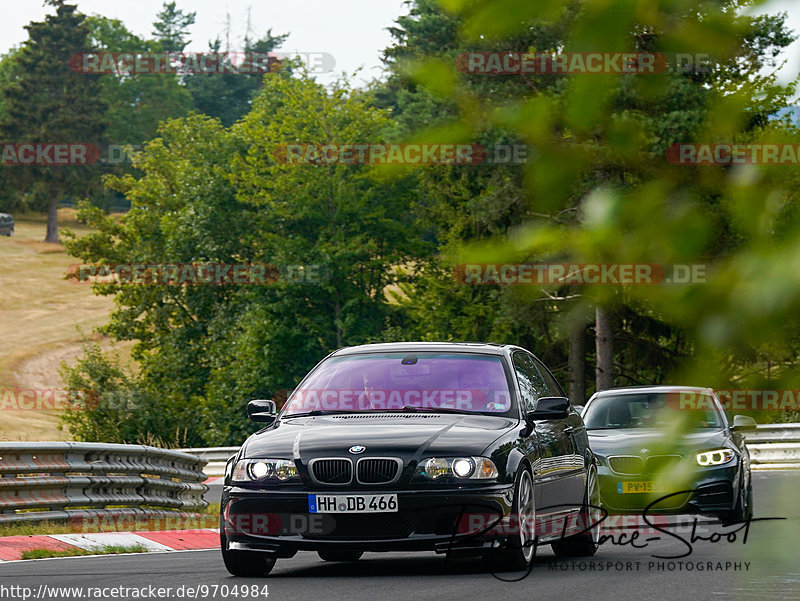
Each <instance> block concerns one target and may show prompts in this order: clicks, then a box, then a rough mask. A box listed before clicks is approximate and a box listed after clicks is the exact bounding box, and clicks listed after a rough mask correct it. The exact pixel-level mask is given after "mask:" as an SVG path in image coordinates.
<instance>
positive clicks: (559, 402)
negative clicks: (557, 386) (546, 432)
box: [528, 396, 569, 421]
mask: <svg viewBox="0 0 800 601" xmlns="http://www.w3.org/2000/svg"><path fill="white" fill-rule="evenodd" d="M567 416H569V399H568V398H567V397H563V396H543V397H542V398H540V399H539V400H538V401H536V410H535V411H529V412H528V419H529V420H531V421H536V420H540V419H564V418H566V417H567Z"/></svg>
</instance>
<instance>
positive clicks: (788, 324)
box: [67, 0, 800, 444]
mask: <svg viewBox="0 0 800 601" xmlns="http://www.w3.org/2000/svg"><path fill="white" fill-rule="evenodd" d="M744 4H746V3H743V2H720V3H713V4H703V5H699V6H695V5H692V4H687V3H685V2H682V1H680V2H679V1H667V2H662V3H659V4H657V5H653V4H652V3H650V2H632V1H631V0H585V1H584V2H581V3H575V2H571V1H569V2H568V1H566V0H556V1H550V2H547V3H543V2H533V3H531V2H523V1H522V0H503V1H502V2H498V1H491V2H490V1H489V0H471V1H469V2H462V1H460V0H447V1H445V2H442V4H441V6H440V5H439V4H438V3H436V2H434V1H433V0H417V1H416V2H413V3H411V14H410V15H409V16H408V17H403V18H401V19H400V20H399V21H398V23H397V26H396V27H394V28H393V29H392V30H391V31H392V34H393V35H394V37H395V39H396V41H397V43H396V44H395V45H394V46H393V47H392V48H390V49H388V50H387V51H386V61H387V64H388V66H389V67H390V77H389V79H388V81H387V82H386V83H385V85H376V86H373V87H372V89H371V90H370V91H369V92H364V91H354V90H352V89H350V88H349V86H348V85H347V84H346V83H345V82H337V83H336V84H335V85H333V86H331V88H330V89H325V88H323V87H322V86H320V85H319V84H317V83H315V82H314V81H313V80H311V79H310V78H309V77H307V76H306V75H304V74H302V73H300V74H293V73H292V72H291V70H290V68H286V69H284V70H283V71H282V72H281V73H279V74H274V75H270V76H267V77H265V78H264V80H263V89H262V90H261V91H260V93H259V94H258V95H257V96H255V97H254V98H253V100H252V104H249V98H248V99H246V94H240V90H231V91H230V92H231V94H232V96H231V98H233V97H234V96H235V97H236V99H237V100H236V102H237V103H238V105H237V106H238V108H237V109H236V110H235V111H232V112H231V113H225V112H224V111H223V110H222V107H217V108H213V107H212V106H211V104H209V108H208V110H209V112H212V113H216V114H217V115H218V116H220V117H221V118H222V121H220V120H215V119H210V118H208V117H205V116H201V115H190V116H189V117H186V118H183V119H176V120H171V121H168V122H166V123H165V124H164V125H162V126H161V129H160V130H159V137H158V138H157V139H155V140H153V141H151V142H150V143H149V144H148V145H147V146H146V149H145V151H144V152H143V153H142V155H141V156H140V157H139V159H138V162H137V163H136V167H137V169H139V170H140V171H141V173H142V175H141V176H137V177H134V176H133V175H125V176H122V177H117V178H113V179H111V181H110V182H109V183H110V186H111V187H112V189H114V190H116V191H118V192H119V193H121V194H124V195H125V196H126V197H127V198H128V199H129V200H130V202H131V207H132V208H131V211H130V212H129V213H128V214H127V215H126V216H125V218H124V219H122V220H121V221H115V220H112V219H110V218H108V217H107V216H105V215H104V214H103V213H102V211H99V210H97V209H92V208H91V207H90V206H88V205H84V206H83V207H82V209H81V212H80V216H81V218H82V219H85V220H86V221H87V222H88V223H89V224H91V225H92V226H94V227H95V229H96V231H95V233H93V234H90V235H89V236H86V237H84V238H81V239H77V238H74V237H72V238H71V239H70V240H69V242H68V248H69V250H70V252H71V253H72V254H74V255H75V256H77V257H80V258H81V259H82V260H83V261H86V262H92V263H99V262H107V263H125V262H138V263H144V262H156V263H163V262H176V263H189V262H219V263H226V264H230V263H272V264H275V265H279V266H287V265H313V266H315V267H317V268H318V269H319V273H321V274H322V279H321V281H319V282H315V283H305V282H304V283H297V282H292V281H288V280H280V281H278V282H277V283H275V284H272V285H269V286H240V287H230V286H193V287H180V286H121V285H113V284H105V285H101V286H98V287H97V292H98V293H100V294H112V295H114V296H115V299H116V302H117V310H116V311H115V313H114V314H113V315H112V319H111V322H110V323H109V325H108V326H107V328H106V332H108V333H109V334H111V335H113V336H114V337H115V338H118V339H125V340H135V341H137V345H136V347H135V350H134V357H135V358H136V359H137V360H138V361H139V372H138V373H137V374H136V375H135V376H133V375H128V374H124V373H121V372H118V371H115V369H112V368H110V367H109V366H108V365H107V362H105V360H104V359H103V358H102V357H100V356H96V357H94V359H92V361H89V359H90V358H91V357H89V356H87V358H86V359H85V361H86V363H85V364H79V366H78V367H77V368H76V369H75V370H73V371H71V372H69V371H68V372H67V374H68V377H71V378H75V379H74V381H73V382H72V383H73V384H74V385H81V386H86V387H89V388H92V389H97V390H99V391H100V392H101V395H100V397H101V398H103V391H108V392H107V394H108V395H109V397H108V398H109V399H111V398H113V394H112V392H111V391H113V390H117V391H123V392H121V393H120V394H124V395H125V396H126V398H128V397H129V398H131V399H134V400H136V399H140V401H137V402H141V405H138V406H137V407H140V408H141V410H138V411H132V412H128V413H125V414H124V416H125V419H126V420H127V421H128V423H127V424H126V427H127V426H130V428H131V431H132V432H135V433H136V435H137V436H141V435H144V434H145V433H158V434H157V435H158V436H163V437H165V438H167V439H169V438H170V435H169V433H164V434H162V433H161V432H164V430H163V427H162V430H159V429H158V428H159V427H160V426H159V425H158V424H156V423H154V422H153V421H150V417H149V416H150V415H151V414H150V412H149V411H148V410H145V406H146V407H147V408H155V411H157V413H158V414H159V415H163V416H164V418H163V421H164V423H166V424H169V426H170V427H172V428H174V427H175V426H176V425H179V426H180V427H185V428H187V429H188V430H187V436H186V438H187V441H190V442H191V444H199V443H204V444H226V443H237V442H239V441H240V440H241V438H242V437H243V436H244V435H245V434H247V433H248V432H250V431H252V430H253V426H251V425H250V424H248V423H247V422H246V421H245V419H244V407H245V404H246V402H247V401H248V400H249V399H250V398H257V397H261V398H270V397H275V398H279V397H280V391H281V390H285V389H291V388H293V387H294V386H295V385H296V384H297V382H298V381H299V379H300V378H302V376H303V375H304V374H305V373H306V371H307V370H308V369H309V368H310V367H312V366H313V365H314V364H315V363H316V362H317V361H318V360H320V359H321V358H322V357H324V356H325V355H326V354H327V353H328V352H330V351H331V350H333V349H335V348H336V347H338V346H343V345H351V344H358V343H363V342H370V341H382V340H400V339H402V340H415V339H422V340H494V341H497V342H507V343H518V344H522V345H524V346H526V347H528V348H531V349H532V350H534V351H535V352H536V353H537V354H539V355H540V356H541V357H542V358H543V359H544V360H545V361H546V362H548V364H550V365H551V366H553V367H554V368H555V370H556V372H557V374H558V375H559V376H560V379H561V380H562V381H565V380H566V377H565V376H566V365H567V353H568V351H567V338H568V335H569V333H570V332H571V331H574V330H575V325H576V324H577V325H578V326H579V331H581V330H582V328H583V326H584V325H587V324H589V322H590V321H591V317H590V316H592V315H593V314H594V309H595V307H596V306H598V305H602V306H605V307H607V308H608V313H609V315H610V319H611V323H612V325H613V327H614V331H615V336H614V338H615V340H614V343H615V348H616V355H615V359H616V369H617V376H618V382H617V383H619V384H628V383H650V382H672V383H684V384H698V385H710V386H718V387H721V388H744V387H760V388H763V387H773V388H774V387H778V386H783V387H786V388H798V385H797V379H798V378H797V356H798V350H800V349H798V347H797V340H798V339H800V337H798V333H800V328H798V321H797V319H796V317H795V316H796V315H797V313H798V309H800V293H798V290H800V286H798V284H800V282H799V281H798V276H797V270H796V269H795V268H794V266H795V265H796V264H797V260H798V256H800V254H799V253H800V250H798V248H800V247H798V242H797V241H798V240H800V236H798V234H800V231H798V229H799V228H800V221H799V219H800V214H799V213H798V210H797V190H798V189H800V188H798V183H800V182H798V178H800V174H798V168H797V167H792V166H786V165H784V166H756V165H744V166H736V167H727V166H686V165H674V164H672V163H670V162H669V161H667V160H666V157H665V152H666V150H667V149H668V148H669V147H670V146H671V145H672V144H674V143H682V142H709V143H713V142H739V143H757V142H765V141H773V142H775V141H779V142H795V143H796V142H797V139H798V137H797V133H798V132H797V131H796V130H794V129H793V128H792V127H791V126H790V125H789V124H788V123H786V122H778V121H770V120H769V116H770V115H771V114H773V113H774V112H775V110H776V109H777V108H779V107H781V106H784V105H785V104H786V103H787V98H788V97H789V96H790V92H791V90H790V89H789V88H786V87H782V86H780V85H778V84H777V83H776V80H775V78H774V76H773V75H771V74H769V73H767V74H765V72H764V71H763V69H764V67H769V65H770V61H773V60H774V57H775V56H776V55H777V53H778V52H779V51H780V50H781V49H783V48H785V47H786V46H787V45H788V43H789V42H790V41H791V39H792V36H791V35H790V34H789V33H788V32H787V30H786V29H785V26H784V24H783V17H782V16H773V17H755V18H753V17H746V16H741V11H740V10H739V9H740V8H741V7H742V6H743V5H744ZM270 40H271V41H270ZM275 40H278V38H272V37H271V36H270V35H268V36H267V38H265V40H264V43H265V44H272V43H275V44H277V43H278V42H276V41H275ZM506 50H514V51H523V52H524V51H535V52H563V51H567V52H573V51H588V50H594V51H597V50H600V51H609V50H615V51H619V52H622V51H652V52H665V53H670V52H695V53H701V54H707V55H709V56H710V57H711V59H712V64H711V67H712V68H711V69H710V70H708V71H695V72H681V71H677V72H666V73H662V74H657V75H631V74H613V73H608V74H605V73H604V74H574V75H563V74H532V75H529V76H526V77H524V78H523V77H514V76H505V77H499V76H498V77H492V76H484V75H477V74H476V75H468V74H465V73H461V72H459V71H458V70H457V68H456V66H455V64H456V61H457V59H458V57H459V55H460V54H461V53H463V52H470V51H481V52H485V51H506ZM189 81H192V82H194V83H191V84H189V86H193V85H195V84H198V85H200V86H201V88H202V82H201V80H200V79H196V78H195V77H192V78H189ZM223 82H224V79H219V80H208V82H206V83H208V87H207V88H205V89H203V90H202V93H198V92H197V90H194V91H193V92H192V95H193V97H194V98H195V102H200V101H202V102H206V101H209V102H210V100H211V99H212V96H213V93H212V92H213V90H214V89H216V86H217V85H222V83H223ZM248 85H249V84H248ZM244 87H246V86H244ZM201 88H198V89H201ZM245 107H246V108H245ZM245 110H247V114H245V115H244V116H241V114H242V112H243V111H245ZM230 124H233V125H230ZM403 140H413V141H421V142H430V143H433V144H437V143H444V142H451V141H468V142H475V143H480V144H482V145H484V146H486V147H489V148H491V147H492V146H493V145H495V144H518V143H524V144H527V145H528V146H529V148H530V149H531V150H530V154H529V156H530V160H529V161H528V162H527V163H526V164H524V165H480V166H465V165H461V166H459V165H451V166H428V167H422V168H420V169H418V170H415V171H410V170H408V169H400V168H396V167H394V168H385V169H372V168H367V167H364V166H354V165H340V164H325V163H317V164H300V165H298V164H287V163H285V162H283V161H282V160H281V158H280V157H281V152H280V150H281V147H282V145H285V144H288V143H296V144H312V145H314V144H318V145H322V144H356V143H381V142H384V141H403ZM464 262H475V263H493V262H533V263H544V262H558V263H564V262H571V263H623V264H630V263H648V264H653V263H660V264H665V265H670V264H697V263H699V264H704V265H707V271H708V281H707V283H702V282H695V283H692V284H685V285H676V284H673V285H666V284H665V285H651V286H628V287H619V286H609V285H605V286H598V285H595V286H591V285H590V286H574V285H572V286H569V285H564V286H554V285H548V286H541V287H521V286H520V287H515V286H506V287H494V286H465V285H463V284H461V283H459V282H458V281H457V280H456V279H455V278H454V277H453V271H452V269H453V266H454V265H457V264H458V263H464ZM585 332H586V336H587V337H588V336H590V335H591V328H586V329H585ZM587 346H591V345H587ZM591 368H592V365H591V361H589V362H588V363H587V365H586V367H585V373H584V377H585V378H586V379H587V380H590V379H591ZM106 372H109V373H111V374H112V375H113V377H111V378H107V380H108V381H109V382H111V383H110V384H108V385H105V384H103V383H102V382H103V374H105V373H106ZM114 407H116V406H114ZM114 411H116V413H114V412H113V411H112V412H110V413H109V415H108V416H105V415H104V414H97V418H98V419H97V420H96V423H95V422H92V423H91V428H96V429H97V431H98V432H99V431H100V430H102V428H105V427H106V425H107V424H117V423H119V420H120V419H122V418H121V416H122V415H123V414H122V413H120V412H119V410H118V409H117V408H114ZM773 417H774V416H773ZM81 419H88V418H84V417H82V418H81ZM115 420H116V421H115ZM68 425H69V426H70V427H71V428H72V429H73V430H74V431H75V432H78V436H79V437H82V436H94V435H95V434H94V432H95V431H94V430H92V429H91V428H90V427H89V425H87V424H86V423H84V422H82V421H80V420H78V421H76V422H73V423H72V424H68ZM81 428H83V430H81ZM195 441H199V442H197V443H196V442H195Z"/></svg>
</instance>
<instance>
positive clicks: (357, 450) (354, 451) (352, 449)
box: [347, 444, 367, 455]
mask: <svg viewBox="0 0 800 601" xmlns="http://www.w3.org/2000/svg"><path fill="white" fill-rule="evenodd" d="M347 450H348V451H350V452H351V453H352V454H353V455H358V454H359V453H363V452H364V451H366V450H367V447H362V446H361V445H360V444H356V445H353V446H352V447H350V448H349V449H347Z"/></svg>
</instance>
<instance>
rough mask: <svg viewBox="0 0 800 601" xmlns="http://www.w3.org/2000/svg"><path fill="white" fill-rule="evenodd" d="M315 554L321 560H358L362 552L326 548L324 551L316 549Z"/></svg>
mask: <svg viewBox="0 0 800 601" xmlns="http://www.w3.org/2000/svg"><path fill="white" fill-rule="evenodd" d="M317 555H319V558H320V559H321V560H323V561H358V560H359V559H361V556H362V555H364V552H363V551H339V550H335V549H327V550H325V551H317Z"/></svg>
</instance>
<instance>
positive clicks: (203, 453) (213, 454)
mask: <svg viewBox="0 0 800 601" xmlns="http://www.w3.org/2000/svg"><path fill="white" fill-rule="evenodd" d="M180 450H181V451H182V452H184V453H189V454H190V455H194V456H195V457H199V458H200V459H204V460H205V461H207V462H208V463H207V464H206V467H205V469H204V471H205V474H206V476H208V477H211V478H214V477H218V476H224V475H225V464H226V463H227V462H228V459H230V458H231V457H232V456H233V455H236V453H238V452H239V447H208V448H205V449H180Z"/></svg>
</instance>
